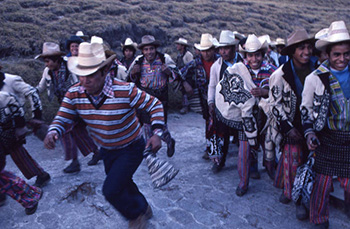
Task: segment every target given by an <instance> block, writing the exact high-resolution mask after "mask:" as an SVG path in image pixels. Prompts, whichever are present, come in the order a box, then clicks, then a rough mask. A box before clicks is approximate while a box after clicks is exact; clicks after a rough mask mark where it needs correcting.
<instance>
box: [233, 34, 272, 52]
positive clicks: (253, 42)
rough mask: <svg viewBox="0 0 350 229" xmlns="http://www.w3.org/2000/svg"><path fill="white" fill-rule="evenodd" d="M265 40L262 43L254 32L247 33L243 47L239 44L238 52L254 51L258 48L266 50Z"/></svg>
mask: <svg viewBox="0 0 350 229" xmlns="http://www.w3.org/2000/svg"><path fill="white" fill-rule="evenodd" d="M267 48H268V47H267V42H266V41H264V42H263V43H261V42H260V40H259V39H258V37H257V36H255V35H254V34H249V35H248V38H247V40H246V42H245V47H244V49H243V48H242V47H241V46H239V51H240V52H249V53H254V52H257V51H259V50H262V51H263V52H266V50H267Z"/></svg>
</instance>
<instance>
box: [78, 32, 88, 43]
mask: <svg viewBox="0 0 350 229" xmlns="http://www.w3.org/2000/svg"><path fill="white" fill-rule="evenodd" d="M75 36H77V37H80V38H81V39H83V40H84V41H86V40H87V39H88V38H89V36H88V35H85V34H84V33H83V31H78V32H76V33H75Z"/></svg>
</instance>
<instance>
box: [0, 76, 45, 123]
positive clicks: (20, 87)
mask: <svg viewBox="0 0 350 229" xmlns="http://www.w3.org/2000/svg"><path fill="white" fill-rule="evenodd" d="M1 91H5V92H8V93H10V94H12V95H14V96H16V99H17V100H18V102H19V104H20V106H22V107H23V106H24V104H25V101H26V99H28V100H29V102H30V104H31V108H32V117H33V118H36V119H41V115H42V106H41V101H40V97H39V94H38V92H37V90H36V89H35V88H34V87H32V86H31V85H29V84H27V83H26V82H24V81H23V79H22V77H20V76H16V75H11V74H7V73H5V80H4V86H3V87H2V88H1Z"/></svg>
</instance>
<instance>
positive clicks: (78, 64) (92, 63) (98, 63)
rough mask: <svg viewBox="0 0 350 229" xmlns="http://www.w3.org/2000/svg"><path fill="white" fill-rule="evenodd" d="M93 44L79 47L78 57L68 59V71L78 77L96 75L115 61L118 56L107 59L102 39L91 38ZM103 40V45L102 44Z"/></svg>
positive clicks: (86, 43)
mask: <svg viewBox="0 0 350 229" xmlns="http://www.w3.org/2000/svg"><path fill="white" fill-rule="evenodd" d="M91 40H92V42H91V43H88V42H83V43H81V44H80V45H79V54H78V56H72V57H69V58H68V69H69V71H71V72H72V73H74V74H76V75H78V76H87V75H91V74H93V73H95V72H96V71H98V70H99V69H101V68H102V67H104V66H106V65H108V64H109V63H110V62H111V61H113V60H114V59H115V57H116V55H112V56H110V57H109V58H108V59H106V55H105V51H104V48H103V40H102V38H99V37H95V38H93V37H92V38H91ZM101 40H102V43H101Z"/></svg>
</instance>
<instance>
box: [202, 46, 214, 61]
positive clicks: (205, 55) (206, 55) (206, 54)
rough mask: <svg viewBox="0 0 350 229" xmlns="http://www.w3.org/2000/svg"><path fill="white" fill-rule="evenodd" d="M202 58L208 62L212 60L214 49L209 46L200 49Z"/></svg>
mask: <svg viewBox="0 0 350 229" xmlns="http://www.w3.org/2000/svg"><path fill="white" fill-rule="evenodd" d="M200 52H201V55H202V58H203V60H205V61H207V62H210V61H213V60H214V55H215V49H214V48H210V49H208V50H204V51H200Z"/></svg>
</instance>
